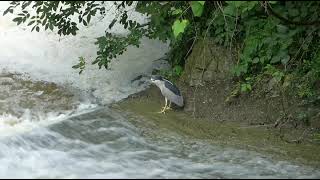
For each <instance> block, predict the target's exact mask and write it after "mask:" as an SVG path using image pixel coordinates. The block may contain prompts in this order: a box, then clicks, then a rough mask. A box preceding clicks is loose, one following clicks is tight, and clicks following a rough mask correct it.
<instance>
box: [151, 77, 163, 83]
mask: <svg viewBox="0 0 320 180" xmlns="http://www.w3.org/2000/svg"><path fill="white" fill-rule="evenodd" d="M162 80H163V78H162V77H161V76H159V75H152V76H151V82H153V83H157V82H160V81H162Z"/></svg>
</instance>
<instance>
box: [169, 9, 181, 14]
mask: <svg viewBox="0 0 320 180" xmlns="http://www.w3.org/2000/svg"><path fill="white" fill-rule="evenodd" d="M182 12H183V11H182V10H181V9H175V10H174V11H173V12H172V15H177V14H181V13H182Z"/></svg>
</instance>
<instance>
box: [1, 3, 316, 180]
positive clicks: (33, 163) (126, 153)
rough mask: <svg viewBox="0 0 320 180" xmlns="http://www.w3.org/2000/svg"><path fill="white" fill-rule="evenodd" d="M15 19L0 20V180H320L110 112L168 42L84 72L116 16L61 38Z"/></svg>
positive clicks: (308, 171)
mask: <svg viewBox="0 0 320 180" xmlns="http://www.w3.org/2000/svg"><path fill="white" fill-rule="evenodd" d="M7 4H8V3H7V2H0V14H2V12H3V9H4V8H5V7H6V6H7ZM136 18H141V17H139V16H136ZM10 20H11V18H10V16H9V17H2V16H0V178H319V177H320V172H319V170H316V169H313V168H310V167H304V166H299V165H295V164H292V163H290V162H284V161H280V162H279V161H274V160H271V158H268V157H266V156H263V155H261V154H258V153H255V152H250V151H245V150H237V149H232V148H225V147H220V146H218V145H216V146H215V145H212V144H207V143H205V142H199V141H193V140H190V139H188V138H185V137H183V136H181V135H177V134H174V133H173V132H168V131H166V130H154V129H149V128H148V127H143V126H142V127H140V126H137V125H134V124H132V123H131V121H130V119H132V118H133V119H135V118H137V117H134V116H131V115H130V114H127V113H125V112H120V111H118V110H111V109H109V108H108V107H107V105H108V104H109V103H111V102H114V101H118V100H120V99H123V98H124V97H127V96H128V95H129V94H132V93H135V92H138V91H140V90H142V89H144V88H145V87H147V86H148V84H147V83H143V81H142V83H139V82H132V81H131V80H132V79H134V78H136V77H137V76H139V75H141V74H150V73H151V71H152V70H153V68H157V67H158V66H159V65H161V64H159V63H158V61H153V60H156V59H158V58H160V57H162V56H163V55H164V53H165V52H166V51H167V45H165V44H161V43H159V42H157V41H150V40H143V43H142V44H143V45H142V47H141V48H140V49H136V48H130V49H129V50H128V52H127V53H125V54H124V55H123V56H121V57H120V58H119V61H115V62H114V63H113V64H112V69H111V70H109V71H104V70H100V71H98V70H97V67H96V66H89V67H88V69H86V70H85V71H84V73H83V74H82V75H81V76H79V75H78V73H77V71H74V70H73V69H72V68H71V66H72V65H73V64H75V63H76V62H77V57H78V56H85V57H86V58H93V57H94V56H95V52H96V51H95V50H96V48H95V46H93V43H92V42H94V38H95V37H97V36H99V35H102V34H103V32H104V28H103V27H106V24H108V22H109V21H110V19H103V20H102V21H101V22H100V23H98V22H99V19H95V20H94V21H93V23H92V25H91V26H89V28H83V29H82V30H81V32H79V34H78V36H76V37H64V38H62V39H60V38H59V37H58V36H56V35H55V34H54V33H48V32H40V33H37V32H33V33H31V32H29V30H28V28H26V27H23V26H21V27H17V26H15V25H14V24H13V23H12V22H11V21H10ZM141 20H143V19H141ZM95 23H97V24H95ZM118 31H119V32H122V33H125V31H123V30H121V29H118ZM102 104H104V105H106V106H103V105H102ZM136 120H138V121H139V119H136ZM146 132H147V133H146Z"/></svg>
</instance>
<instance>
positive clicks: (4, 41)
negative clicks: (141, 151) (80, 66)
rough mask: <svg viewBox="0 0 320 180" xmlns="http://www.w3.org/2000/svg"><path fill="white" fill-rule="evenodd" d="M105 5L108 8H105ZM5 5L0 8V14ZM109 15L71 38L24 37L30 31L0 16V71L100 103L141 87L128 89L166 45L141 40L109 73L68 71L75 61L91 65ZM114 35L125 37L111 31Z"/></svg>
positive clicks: (91, 67) (49, 34)
mask: <svg viewBox="0 0 320 180" xmlns="http://www.w3.org/2000/svg"><path fill="white" fill-rule="evenodd" d="M110 3H111V2H110ZM7 5H8V2H0V14H2V12H3V11H4V10H5V9H6V7H7ZM112 13H113V12H112V11H110V14H109V15H107V16H106V17H105V18H104V19H103V20H101V21H100V20H99V18H98V17H96V18H93V19H92V22H91V23H90V25H89V27H82V28H81V29H80V31H79V33H78V34H77V36H65V37H61V38H60V37H59V36H58V35H57V34H55V33H54V32H44V31H40V32H36V31H34V32H30V29H31V27H24V26H16V25H14V24H13V23H12V22H11V19H12V18H13V16H11V15H9V16H4V17H3V16H1V15H0V69H6V70H7V71H11V72H12V71H14V72H18V73H27V74H28V75H30V77H31V78H32V79H34V80H44V81H50V82H55V83H59V84H70V85H72V86H74V87H77V88H80V89H82V90H85V91H87V90H90V91H94V95H95V96H96V97H99V98H101V99H102V102H104V103H110V102H112V101H117V100H120V99H122V98H124V97H127V96H128V95H129V94H131V93H135V92H138V91H140V90H142V89H143V88H144V86H137V85H133V84H131V83H130V80H132V79H133V78H135V77H136V76H138V75H140V74H150V73H151V71H152V68H153V66H154V65H155V62H153V60H156V59H159V58H161V57H162V56H164V54H165V52H167V50H168V46H167V44H163V43H160V42H158V41H155V40H148V39H142V45H141V46H140V48H135V47H129V48H128V51H127V52H126V53H124V54H123V55H121V56H119V57H118V58H117V60H114V61H113V62H112V63H111V70H105V69H101V70H98V66H97V65H91V63H90V61H89V63H88V65H87V68H86V70H85V71H84V72H83V73H82V74H81V75H80V76H79V74H78V70H74V69H72V68H71V67H72V66H73V65H75V64H77V63H78V57H79V56H83V57H85V58H86V59H87V60H91V61H92V60H94V58H95V57H96V52H97V47H96V46H95V45H94V42H95V38H97V37H99V36H102V35H104V31H105V30H106V29H107V27H108V25H109V23H110V22H111V20H112V17H113V16H112ZM133 18H134V19H137V20H139V21H141V22H143V21H144V20H145V18H144V17H142V16H138V14H137V13H133ZM113 32H114V33H120V34H125V33H126V31H125V30H124V29H123V28H120V26H116V29H115V30H114V31H113Z"/></svg>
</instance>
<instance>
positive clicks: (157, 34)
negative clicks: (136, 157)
mask: <svg viewBox="0 0 320 180" xmlns="http://www.w3.org/2000/svg"><path fill="white" fill-rule="evenodd" d="M27 7H31V8H32V9H34V10H35V11H36V15H32V14H31V13H30V12H29V11H28V10H27ZM114 7H115V9H116V12H117V13H116V15H115V17H114V18H113V20H112V21H111V23H110V25H109V26H108V29H107V30H106V34H105V35H104V36H102V37H97V41H96V44H97V46H98V49H99V50H98V52H97V58H96V59H95V60H94V61H93V64H97V65H98V66H99V68H101V67H102V66H103V67H105V68H106V69H108V64H109V63H110V62H111V60H113V59H114V58H116V57H117V56H118V55H121V54H122V53H124V52H125V51H126V49H127V47H128V46H136V47H139V45H140V39H141V38H142V37H148V38H151V39H159V40H160V41H163V42H167V41H169V42H170V47H171V51H170V52H169V54H168V57H169V62H170V63H171V66H172V70H171V71H170V73H169V72H167V73H165V74H166V75H167V76H171V77H176V76H179V75H180V74H181V72H182V71H183V68H182V67H184V63H185V61H186V57H187V56H188V55H189V54H190V52H191V51H192V46H193V44H194V41H196V40H197V39H198V38H203V37H204V38H205V37H213V38H214V40H215V42H216V43H218V44H221V45H223V46H226V47H227V48H234V47H239V48H240V55H239V59H238V64H237V65H236V66H235V67H233V70H232V72H233V73H234V75H235V76H236V77H239V79H241V80H242V82H241V85H240V89H241V91H243V92H249V91H251V90H252V87H253V84H254V80H255V78H254V77H256V76H257V75H259V74H268V75H270V76H271V77H273V78H275V79H276V80H277V81H278V82H280V83H284V82H285V81H284V80H285V79H287V77H289V76H294V77H297V78H295V79H298V80H297V82H296V83H292V84H295V86H296V87H297V88H296V89H297V93H298V94H299V96H300V97H311V96H315V93H314V91H315V89H316V84H317V83H318V84H319V79H320V52H319V47H320V40H319V39H320V38H319V36H320V21H319V20H318V19H319V16H320V11H319V10H320V9H319V8H320V2H317V1H224V2H221V1H138V2H133V1H122V2H114ZM130 8H131V9H134V10H135V11H137V12H139V13H141V14H143V15H146V16H147V17H148V22H147V23H146V24H139V23H138V22H136V21H134V20H132V19H130V17H129V15H128V14H129V9H130ZM15 11H18V12H17V13H16V14H17V17H16V18H14V19H13V21H15V22H17V24H21V23H26V24H28V25H29V26H33V28H32V30H36V31H40V28H41V27H42V28H43V27H44V29H45V30H47V29H50V30H57V32H58V34H60V35H70V34H71V35H76V33H77V31H78V30H79V27H78V26H79V24H83V25H84V26H87V25H88V24H89V23H90V21H91V18H92V17H93V16H96V15H98V14H100V15H102V16H104V15H106V13H107V12H108V10H107V9H106V7H105V2H103V1H97V2H96V1H74V2H72V1H60V2H54V1H37V2H31V1H14V2H11V5H10V7H9V8H8V9H7V10H6V11H5V13H4V14H6V13H14V12H15ZM72 17H77V18H72ZM75 19H76V20H78V21H76V20H75ZM116 23H117V24H120V25H122V26H123V27H124V28H125V29H127V30H129V33H128V34H127V35H125V36H116V35H114V34H111V33H109V32H108V30H109V29H112V28H113V27H114V25H115V24H116ZM79 60H80V61H79V64H77V65H75V66H74V68H79V69H80V70H81V71H80V73H81V72H82V71H83V69H84V65H85V63H84V59H79Z"/></svg>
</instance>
